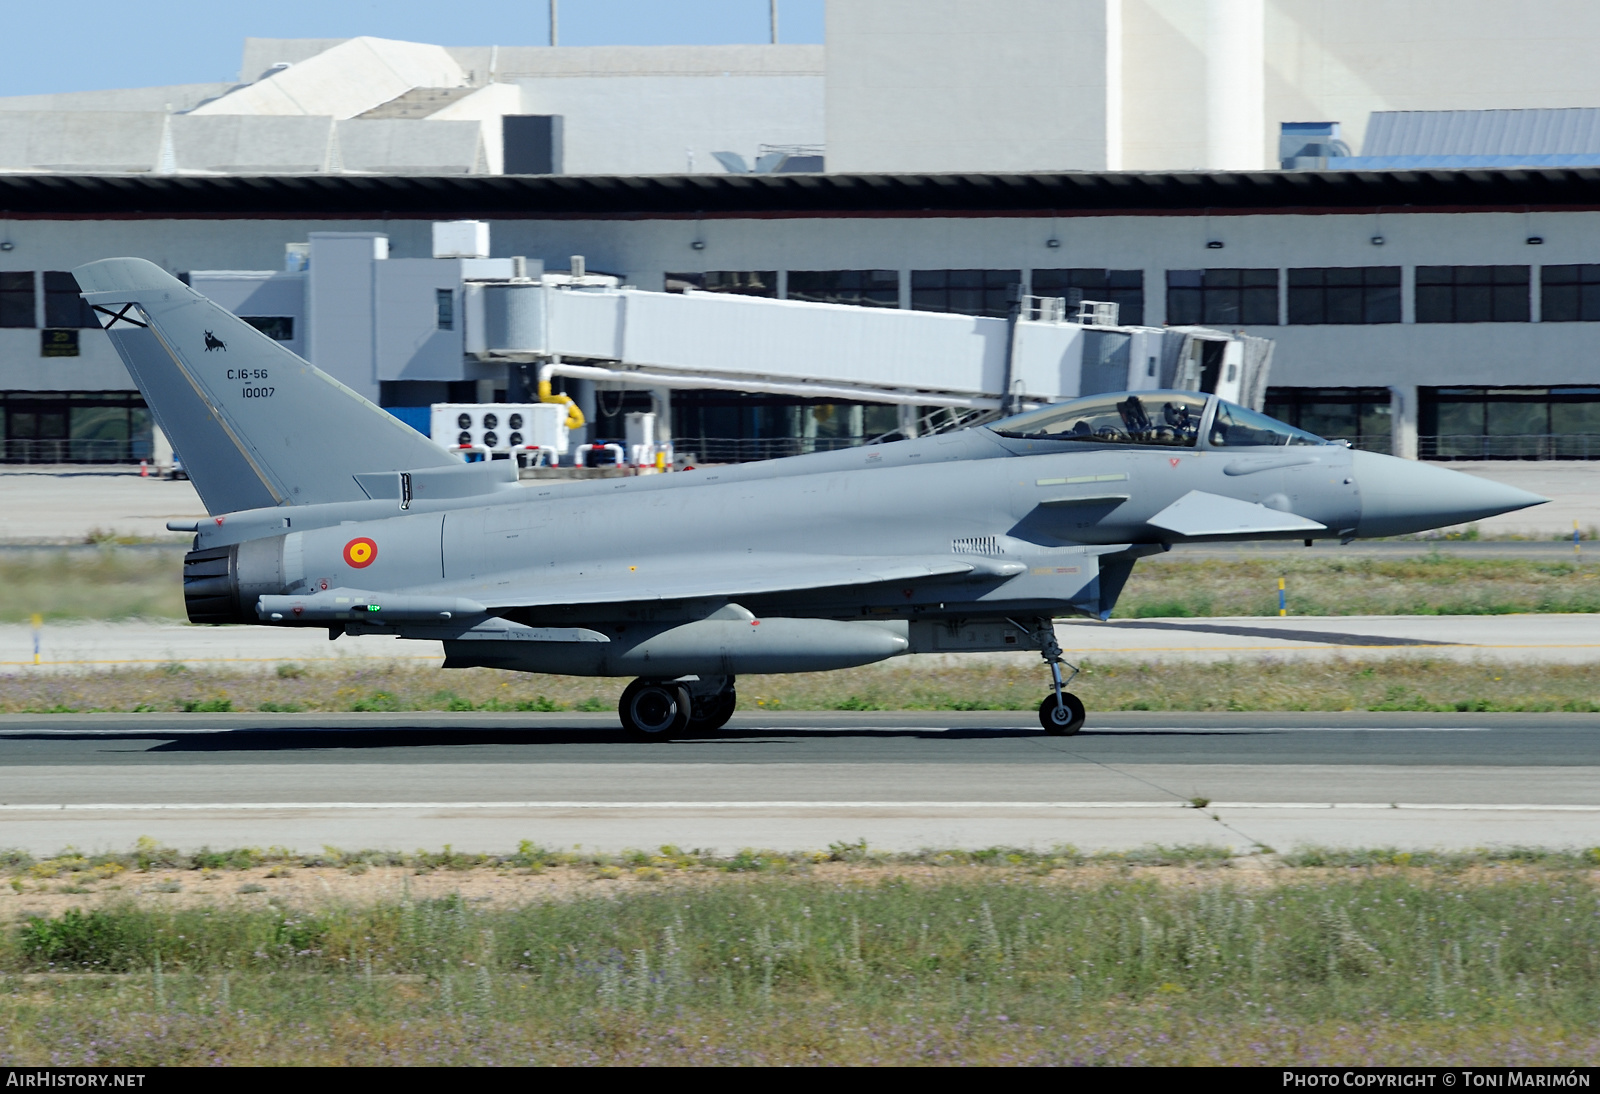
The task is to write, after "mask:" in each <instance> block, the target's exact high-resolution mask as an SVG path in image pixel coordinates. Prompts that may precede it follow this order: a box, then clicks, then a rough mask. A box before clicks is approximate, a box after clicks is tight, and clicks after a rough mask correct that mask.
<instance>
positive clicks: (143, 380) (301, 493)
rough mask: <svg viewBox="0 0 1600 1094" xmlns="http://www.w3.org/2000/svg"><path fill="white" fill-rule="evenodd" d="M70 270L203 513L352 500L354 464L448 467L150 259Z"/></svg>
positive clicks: (389, 420)
mask: <svg viewBox="0 0 1600 1094" xmlns="http://www.w3.org/2000/svg"><path fill="white" fill-rule="evenodd" d="M73 272H74V274H75V276H76V277H77V279H78V284H79V285H80V286H81V287H82V288H83V290H84V293H83V297H84V299H85V300H86V301H88V302H89V304H91V305H92V306H93V307H94V308H95V310H96V313H97V314H98V315H99V317H100V319H101V320H102V325H103V326H104V327H105V329H106V333H107V335H109V336H110V338H111V342H112V344H113V345H114V346H115V347H116V349H117V352H118V354H119V355H121V357H122V360H123V362H124V363H125V364H126V365H127V367H128V371H129V373H130V374H132V376H133V380H134V382H135V383H136V384H137V385H138V386H139V390H140V391H141V392H143V394H144V397H145V401H146V402H147V403H148V404H149V405H150V410H151V413H152V415H153V416H154V417H155V419H156V423H157V424H158V425H160V426H161V429H162V431H163V432H165V433H166V434H167V436H168V437H169V438H170V439H171V441H172V443H173V447H174V448H175V449H176V450H177V452H178V453H179V455H180V456H181V457H182V458H183V461H184V467H185V470H187V471H188V472H189V476H190V478H191V479H192V481H193V482H194V484H195V488H196V489H197V490H198V491H199V493H200V497H201V500H202V501H204V502H205V505H206V509H207V510H208V511H209V512H211V513H213V514H216V513H230V512H237V511H238V510H241V509H255V508H262V507H264V506H271V505H310V504H316V503H320V502H334V501H362V500H365V499H366V497H367V493H366V491H364V490H363V489H362V488H361V486H360V484H358V482H357V481H356V478H355V475H356V474H357V473H363V472H380V471H405V470H420V469H423V468H430V467H438V468H444V467H453V466H456V465H458V464H459V461H458V460H457V459H456V458H455V457H454V456H452V455H451V454H449V453H447V452H445V451H444V450H443V449H442V448H440V447H439V446H438V445H436V444H434V443H433V442H432V441H431V440H429V439H428V438H426V437H424V436H422V434H420V433H418V432H416V430H414V429H412V428H411V427H410V426H408V425H406V424H405V423H403V422H401V421H400V420H399V419H397V418H395V417H394V416H393V415H391V414H389V413H388V412H387V411H384V410H382V409H380V408H378V407H376V406H374V405H372V404H371V403H370V402H368V401H367V400H366V399H363V398H362V397H361V396H360V395H359V394H357V393H356V392H354V391H352V390H351V389H350V388H348V387H346V386H345V385H343V384H341V383H339V382H338V381H337V380H335V379H334V378H333V377H331V376H329V375H328V374H326V373H324V372H322V371H321V370H319V369H317V368H315V367H313V366H312V365H310V364H309V363H307V362H306V361H304V360H302V359H301V358H299V357H297V356H296V355H295V354H293V353H291V352H290V351H289V350H287V349H285V348H284V347H283V346H281V345H279V344H278V343H277V342H275V341H273V340H272V339H271V338H268V337H267V336H266V335H264V334H262V333H261V332H260V331H258V330H256V329H255V328H254V327H252V326H250V325H249V324H248V323H246V322H244V321H243V320H242V319H239V318H238V317H237V316H234V315H232V314H231V313H229V312H227V311H225V310H223V309H222V308H220V307H218V306H217V305H216V304H214V303H212V302H211V301H210V300H207V299H206V298H205V297H203V296H201V295H200V294H198V293H196V292H195V291H194V290H192V289H190V288H189V287H188V286H187V285H184V284H183V283H182V282H180V281H179V280H178V279H177V278H175V277H173V276H171V275H170V274H168V273H166V272H165V271H163V270H162V269H161V268H160V267H159V266H156V265H155V264H153V263H150V262H146V261H145V260H143V259H138V258H110V259H104V260H102V261H100V262H91V263H89V264H88V265H86V266H81V267H79V268H78V269H77V270H75V271H73Z"/></svg>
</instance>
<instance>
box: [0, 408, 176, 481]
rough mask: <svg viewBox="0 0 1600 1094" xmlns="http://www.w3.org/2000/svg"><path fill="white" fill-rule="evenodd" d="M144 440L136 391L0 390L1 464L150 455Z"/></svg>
mask: <svg viewBox="0 0 1600 1094" xmlns="http://www.w3.org/2000/svg"><path fill="white" fill-rule="evenodd" d="M150 440H151V432H150V411H149V410H147V409H145V405H144V400H143V399H142V398H140V396H139V393H138V392H128V391H72V392H67V391H10V392H0V460H4V462H6V463H128V462H133V461H137V460H142V459H148V458H149V457H150V454H151V452H150Z"/></svg>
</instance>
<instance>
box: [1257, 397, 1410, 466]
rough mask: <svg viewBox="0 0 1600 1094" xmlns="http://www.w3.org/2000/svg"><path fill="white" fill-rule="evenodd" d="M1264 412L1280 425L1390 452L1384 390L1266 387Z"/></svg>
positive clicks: (1389, 419)
mask: <svg viewBox="0 0 1600 1094" xmlns="http://www.w3.org/2000/svg"><path fill="white" fill-rule="evenodd" d="M1263 409H1264V410H1265V411H1266V412H1267V414H1268V416H1270V417H1273V418H1276V419H1278V420H1279V421H1280V422H1288V423H1289V424H1290V425H1292V426H1296V427H1298V428H1300V429H1303V430H1305V431H1306V432H1307V433H1315V434H1316V435H1317V436H1319V437H1324V438H1326V439H1328V440H1330V441H1349V442H1350V445H1351V447H1353V448H1359V449H1361V450H1363V451H1365V452H1389V451H1391V450H1392V449H1393V441H1394V426H1393V419H1392V417H1391V415H1390V402H1389V389H1388V388H1386V387H1269V388H1267V400H1266V404H1265V406H1264V407H1263Z"/></svg>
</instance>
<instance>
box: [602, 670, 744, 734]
mask: <svg viewBox="0 0 1600 1094" xmlns="http://www.w3.org/2000/svg"><path fill="white" fill-rule="evenodd" d="M733 685H734V678H733V677H731V676H685V677H680V678H679V679H676V680H654V679H650V678H648V677H641V678H639V679H638V680H635V681H634V682H633V683H631V684H629V685H628V686H627V688H626V689H625V690H624V691H623V693H622V699H621V700H620V701H619V702H618V703H617V714H618V716H619V717H620V718H621V719H622V728H623V730H624V732H626V733H627V734H628V736H629V737H631V738H633V739H634V740H636V741H666V740H671V739H672V738H673V737H678V736H682V735H683V734H684V733H685V732H687V731H695V732H700V733H710V732H711V731H712V730H717V729H721V728H722V727H723V726H724V725H725V724H727V721H728V719H729V718H731V717H733V710H734V707H736V706H737V705H738V702H739V696H738V693H737V692H736V691H735V690H734V686H733Z"/></svg>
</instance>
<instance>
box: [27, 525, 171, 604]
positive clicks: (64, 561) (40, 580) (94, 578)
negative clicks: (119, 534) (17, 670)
mask: <svg viewBox="0 0 1600 1094" xmlns="http://www.w3.org/2000/svg"><path fill="white" fill-rule="evenodd" d="M182 570H183V550H182V549H181V548H179V549H175V550H151V549H145V550H118V549H117V548H116V547H114V546H112V545H110V544H102V545H101V546H100V547H99V548H98V549H96V550H92V551H86V550H82V549H78V550H63V549H60V548H56V549H40V550H37V551H6V552H4V553H3V554H0V623H26V622H28V620H29V617H30V616H32V615H33V614H35V613H38V614H40V615H43V616H44V617H45V618H46V619H49V620H63V619H113V620H115V619H136V618H149V619H181V618H182V617H183V614H184V612H183V573H182Z"/></svg>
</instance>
